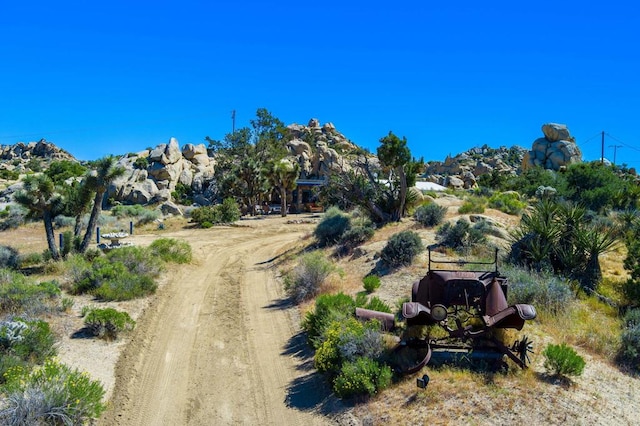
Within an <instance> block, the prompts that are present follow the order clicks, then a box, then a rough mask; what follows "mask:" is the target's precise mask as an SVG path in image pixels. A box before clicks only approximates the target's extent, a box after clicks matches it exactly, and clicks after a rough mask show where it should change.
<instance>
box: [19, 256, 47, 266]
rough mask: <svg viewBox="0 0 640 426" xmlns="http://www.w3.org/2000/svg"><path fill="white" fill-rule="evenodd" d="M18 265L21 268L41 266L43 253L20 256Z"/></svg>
mask: <svg viewBox="0 0 640 426" xmlns="http://www.w3.org/2000/svg"><path fill="white" fill-rule="evenodd" d="M18 263H19V267H20V268H27V267H29V266H34V265H40V264H41V263H42V253H27V254H23V255H20V259H19V261H18Z"/></svg>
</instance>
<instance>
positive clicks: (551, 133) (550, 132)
mask: <svg viewBox="0 0 640 426" xmlns="http://www.w3.org/2000/svg"><path fill="white" fill-rule="evenodd" d="M542 133H544V137H545V139H547V140H548V141H549V142H557V141H562V140H567V139H569V136H571V135H570V134H569V129H567V126H566V124H558V123H547V124H543V125H542Z"/></svg>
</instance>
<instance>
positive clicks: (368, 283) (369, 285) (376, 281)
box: [362, 275, 380, 293]
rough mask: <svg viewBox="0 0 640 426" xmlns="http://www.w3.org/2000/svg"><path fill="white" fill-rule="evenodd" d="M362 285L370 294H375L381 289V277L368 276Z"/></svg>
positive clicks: (363, 279)
mask: <svg viewBox="0 0 640 426" xmlns="http://www.w3.org/2000/svg"><path fill="white" fill-rule="evenodd" d="M362 285H363V286H364V289H365V290H367V292H368V293H373V292H374V291H376V290H377V289H378V288H379V287H380V277H379V276H377V275H367V276H366V277H364V278H362Z"/></svg>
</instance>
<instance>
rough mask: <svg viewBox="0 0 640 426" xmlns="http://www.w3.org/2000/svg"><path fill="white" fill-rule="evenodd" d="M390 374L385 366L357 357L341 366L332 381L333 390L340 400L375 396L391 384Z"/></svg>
mask: <svg viewBox="0 0 640 426" xmlns="http://www.w3.org/2000/svg"><path fill="white" fill-rule="evenodd" d="M391 377H392V372H391V368H390V367H389V366H387V365H383V364H380V363H379V362H377V361H374V360H372V359H369V358H365V357H359V358H357V359H356V360H355V361H350V362H346V363H344V364H343V365H342V368H341V369H340V373H339V374H338V376H337V377H336V378H335V379H334V381H333V390H334V392H335V393H336V395H338V396H339V397H341V398H351V397H355V396H362V395H369V396H372V395H375V394H376V393H378V391H380V390H382V389H384V388H386V387H388V386H389V385H390V384H391Z"/></svg>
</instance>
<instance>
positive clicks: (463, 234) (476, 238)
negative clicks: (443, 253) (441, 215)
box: [436, 219, 486, 250]
mask: <svg viewBox="0 0 640 426" xmlns="http://www.w3.org/2000/svg"><path fill="white" fill-rule="evenodd" d="M436 240H437V241H438V243H439V244H440V245H442V246H444V247H450V248H452V249H454V250H465V249H469V248H471V247H474V246H477V245H479V244H483V243H485V242H486V237H485V235H484V234H483V233H482V232H481V230H479V229H478V228H475V227H472V226H471V224H470V223H469V221H467V220H466V219H458V221H457V222H456V223H455V225H452V224H451V222H446V223H444V224H443V225H442V226H441V227H440V228H438V230H437V232H436Z"/></svg>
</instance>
